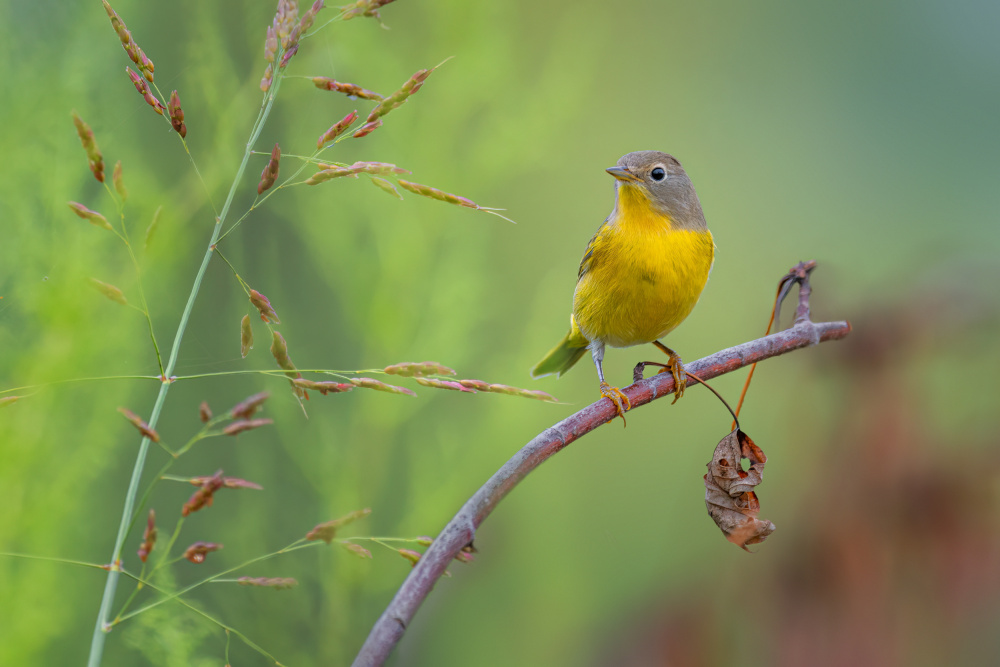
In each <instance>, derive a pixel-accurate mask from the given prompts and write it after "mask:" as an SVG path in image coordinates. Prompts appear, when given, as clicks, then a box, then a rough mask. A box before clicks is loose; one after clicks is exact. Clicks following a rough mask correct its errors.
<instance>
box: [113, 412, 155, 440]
mask: <svg viewBox="0 0 1000 667" xmlns="http://www.w3.org/2000/svg"><path fill="white" fill-rule="evenodd" d="M118 412H120V413H122V415H123V416H124V417H125V419H127V420H129V421H130V422H131V423H132V425H133V426H135V427H136V428H137V429H139V433H142V434H143V435H144V436H146V437H147V438H149V439H150V440H152V441H153V442H159V441H160V434H159V433H157V432H156V431H154V430H153V429H151V428H149V424H147V423H146V422H144V421H142V418H141V417H139V415H137V414H135V413H134V412H132V411H131V410H129V409H127V408H118Z"/></svg>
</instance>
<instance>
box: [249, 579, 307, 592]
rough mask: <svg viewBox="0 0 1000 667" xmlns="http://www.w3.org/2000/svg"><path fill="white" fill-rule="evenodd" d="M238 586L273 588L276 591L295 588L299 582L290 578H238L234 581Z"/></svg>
mask: <svg viewBox="0 0 1000 667" xmlns="http://www.w3.org/2000/svg"><path fill="white" fill-rule="evenodd" d="M236 583H238V584H239V585H240V586H258V587H261V588H273V589H274V590H276V591H282V590H287V589H289V588H295V587H296V586H298V585H299V582H298V581H296V580H295V579H293V578H291V577H240V578H239V579H237V580H236Z"/></svg>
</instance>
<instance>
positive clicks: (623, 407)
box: [590, 341, 632, 424]
mask: <svg viewBox="0 0 1000 667" xmlns="http://www.w3.org/2000/svg"><path fill="white" fill-rule="evenodd" d="M590 353H591V355H593V357H594V365H595V366H597V379H598V380H600V381H601V396H604V397H605V398H610V399H611V402H612V403H614V404H615V407H616V408H617V409H618V416H619V417H621V418H622V423H623V424H625V412H626V411H627V410H629V409H631V408H632V403H631V401H629V400H628V396H626V395H625V394H624V393H623V392H622V390H621V389H619V388H618V387H612V386H611V385H610V384H608V383H607V382H605V381H604V367H603V366H602V364H603V363H604V343H599V342H597V341H594V342H592V343H591V344H590Z"/></svg>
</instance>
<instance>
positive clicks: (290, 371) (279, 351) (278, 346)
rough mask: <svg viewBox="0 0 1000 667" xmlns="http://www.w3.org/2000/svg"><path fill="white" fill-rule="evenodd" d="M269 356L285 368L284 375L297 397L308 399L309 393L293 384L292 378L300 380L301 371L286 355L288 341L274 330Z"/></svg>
mask: <svg viewBox="0 0 1000 667" xmlns="http://www.w3.org/2000/svg"><path fill="white" fill-rule="evenodd" d="M271 356H273V357H274V360H275V361H276V362H278V366H279V367H281V368H283V369H284V370H285V377H287V378H288V382H289V384H291V385H292V391H293V392H295V395H296V396H298V397H299V398H304V399H306V400H309V393H308V392H307V391H306V390H305V389H302V388H301V387H297V386H295V382H294V380H301V379H302V373H299V371H298V369H297V368H296V367H295V364H294V363H292V358H291V357H290V356H288V343H286V342H285V337H284V336H282V335H281V334H280V333H278V332H277V331H275V332H274V334H273V339H272V341H271Z"/></svg>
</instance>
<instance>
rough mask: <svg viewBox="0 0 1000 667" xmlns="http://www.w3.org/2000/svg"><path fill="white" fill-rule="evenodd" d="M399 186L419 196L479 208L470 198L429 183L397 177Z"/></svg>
mask: <svg viewBox="0 0 1000 667" xmlns="http://www.w3.org/2000/svg"><path fill="white" fill-rule="evenodd" d="M399 185H400V187H402V188H404V189H406V190H409V191H410V192H412V193H413V194H416V195H420V196H421V197H428V198H430V199H436V200H438V201H443V202H447V203H449V204H456V205H458V206H465V207H467V208H479V204H477V203H476V202H474V201H472V200H471V199H466V198H465V197H459V196H458V195H453V194H451V193H450V192H445V191H443V190H438V189H437V188H432V187H431V186H429V185H421V184H420V183H411V182H410V181H404V180H403V179H399Z"/></svg>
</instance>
